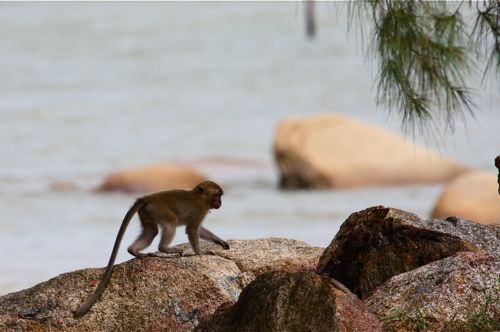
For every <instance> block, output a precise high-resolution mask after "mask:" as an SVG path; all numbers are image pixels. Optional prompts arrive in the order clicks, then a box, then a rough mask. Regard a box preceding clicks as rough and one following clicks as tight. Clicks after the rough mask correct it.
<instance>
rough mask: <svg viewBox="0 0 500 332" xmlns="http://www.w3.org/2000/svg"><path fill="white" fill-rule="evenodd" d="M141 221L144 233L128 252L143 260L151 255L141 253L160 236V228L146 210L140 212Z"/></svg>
mask: <svg viewBox="0 0 500 332" xmlns="http://www.w3.org/2000/svg"><path fill="white" fill-rule="evenodd" d="M138 214H139V220H140V221H141V225H142V232H141V234H140V235H139V237H138V238H137V240H135V241H134V243H132V244H131V245H130V246H129V247H128V249H127V250H128V252H129V253H130V254H131V255H133V256H135V257H137V258H142V257H145V256H149V254H144V253H141V252H140V251H141V250H143V249H145V248H146V247H148V246H149V245H150V244H151V242H153V239H154V238H155V236H156V235H158V226H157V225H156V224H155V223H154V221H153V220H151V218H149V216H148V213H147V212H146V211H144V210H140V211H139V213H138Z"/></svg>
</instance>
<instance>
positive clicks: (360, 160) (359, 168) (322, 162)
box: [274, 114, 469, 189]
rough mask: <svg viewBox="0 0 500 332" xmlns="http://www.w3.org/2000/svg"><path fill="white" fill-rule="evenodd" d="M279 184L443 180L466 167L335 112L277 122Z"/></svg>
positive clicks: (313, 185) (310, 185)
mask: <svg viewBox="0 0 500 332" xmlns="http://www.w3.org/2000/svg"><path fill="white" fill-rule="evenodd" d="M274 155H275V159H276V162H277V165H278V167H279V170H280V173H281V179H280V186H281V187H282V188H286V189H296V188H348V187H360V186H380V185H402V184H410V183H431V182H440V181H447V180H450V179H452V178H453V177H455V176H457V175H458V174H461V173H463V172H464V171H467V170H468V169H469V168H468V167H466V166H464V165H462V164H460V163H458V162H454V161H451V160H449V159H447V158H444V157H442V156H440V155H439V154H437V153H434V152H432V151H429V150H427V149H424V148H422V147H419V146H416V145H415V144H412V143H409V142H407V141H405V140H404V139H403V138H402V137H399V136H397V135H395V134H393V133H390V132H388V131H386V130H384V129H382V128H378V127H376V126H373V125H369V124H365V123H362V122H358V121H355V120H352V119H349V118H347V117H343V116H340V115H337V114H327V115H316V116H309V117H304V118H297V119H288V120H285V121H283V122H282V123H280V125H279V126H278V129H277V131H276V135H275V139H274Z"/></svg>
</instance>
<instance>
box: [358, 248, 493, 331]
mask: <svg viewBox="0 0 500 332" xmlns="http://www.w3.org/2000/svg"><path fill="white" fill-rule="evenodd" d="M499 275H500V259H499V258H493V257H491V256H488V255H486V254H484V253H471V252H461V253H458V254H456V255H454V256H452V257H448V258H445V259H442V260H439V261H436V262H433V263H430V264H427V265H424V266H422V267H420V268H418V269H416V270H413V271H410V272H407V273H403V274H400V275H397V276H394V277H392V278H391V279H389V280H388V281H387V282H386V283H384V284H383V285H382V286H380V287H379V288H377V290H376V291H375V292H374V293H373V295H372V296H370V297H369V298H367V299H366V300H365V301H364V302H365V304H366V305H367V306H368V308H369V309H370V310H371V311H373V312H374V313H375V314H376V315H377V316H378V317H379V319H381V320H382V321H383V323H384V324H383V325H384V331H404V330H406V331H408V330H413V331H416V330H425V331H443V330H446V331H494V330H498V329H500V285H499V284H498V276H499ZM488 299H489V303H488V302H487V301H488ZM466 324H467V325H466ZM495 324H496V325H495ZM424 326H425V327H424ZM467 326H468V328H465V327H467ZM478 326H482V328H477V327H478ZM474 327H476V328H474ZM486 327H489V328H486Z"/></svg>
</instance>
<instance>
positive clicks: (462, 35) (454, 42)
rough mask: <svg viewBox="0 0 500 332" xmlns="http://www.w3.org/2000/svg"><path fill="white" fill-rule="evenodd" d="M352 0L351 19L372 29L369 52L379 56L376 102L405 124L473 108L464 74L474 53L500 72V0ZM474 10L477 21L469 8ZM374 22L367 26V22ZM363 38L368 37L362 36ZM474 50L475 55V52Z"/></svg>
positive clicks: (471, 64)
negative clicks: (468, 17) (467, 16)
mask: <svg viewBox="0 0 500 332" xmlns="http://www.w3.org/2000/svg"><path fill="white" fill-rule="evenodd" d="M463 3H464V2H447V1H417V0H410V1H392V0H378V1H361V0H360V1H351V2H350V3H349V7H348V11H349V17H350V19H351V22H350V25H351V26H352V25H353V24H354V25H356V26H359V27H360V31H361V32H362V34H363V33H367V32H368V31H370V33H369V37H370V43H369V47H368V51H369V52H368V55H371V56H373V57H374V58H375V59H376V61H377V62H378V74H377V103H378V104H382V105H385V106H387V107H388V108H389V110H397V111H399V112H400V113H401V114H402V120H403V124H407V125H411V126H413V125H415V124H419V125H424V124H426V123H427V122H428V121H427V120H430V119H444V120H445V123H446V124H448V125H450V127H451V128H452V129H453V125H454V119H455V116H456V115H458V114H460V115H463V114H464V113H470V114H472V111H473V110H474V108H475V105H474V103H473V100H472V91H471V90H470V89H469V88H468V87H467V86H466V84H465V81H466V78H468V77H469V76H470V74H471V73H472V72H473V69H475V59H476V58H481V57H484V58H487V59H488V61H487V65H486V68H485V70H484V72H485V73H487V72H490V71H493V70H495V71H496V72H497V73H499V72H500V37H499V34H500V28H499V18H500V2H499V1H497V0H490V1H486V2H481V3H475V4H476V8H475V10H472V6H473V3H472V2H467V4H468V6H464V7H466V8H465V9H464V8H462V5H463ZM464 12H465V13H466V14H471V13H475V15H476V19H475V23H474V26H470V25H467V24H466V21H470V20H466V19H465V18H464V16H465V14H464ZM370 23H371V24H372V25H371V26H370V29H368V30H367V29H366V26H365V25H366V24H370ZM363 39H364V37H363ZM473 55H474V57H473Z"/></svg>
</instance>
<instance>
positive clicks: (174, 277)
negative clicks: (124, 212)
mask: <svg viewBox="0 0 500 332" xmlns="http://www.w3.org/2000/svg"><path fill="white" fill-rule="evenodd" d="M228 243H229V245H230V246H231V249H230V250H223V249H221V248H220V246H217V245H212V244H208V243H206V242H203V243H202V245H203V249H205V250H212V251H213V252H214V253H215V255H213V256H212V255H203V256H186V257H178V256H177V255H166V256H165V257H148V258H143V259H132V260H130V261H127V262H125V263H122V264H118V265H116V266H115V268H114V270H113V274H112V277H111V280H110V283H109V285H108V287H107V288H106V290H105V291H104V293H103V295H102V296H101V298H100V300H98V301H97V302H96V303H95V304H94V306H93V307H92V308H91V309H90V311H89V312H88V313H87V314H86V315H84V316H83V317H81V318H78V319H75V318H74V317H73V315H72V313H71V311H72V310H74V309H76V308H77V307H78V306H79V305H80V304H81V303H82V302H83V301H84V300H85V299H86V298H87V296H89V294H91V292H93V291H94V289H95V287H96V285H97V283H98V281H99V279H100V277H101V275H102V273H103V269H100V268H99V269H85V270H79V271H74V272H70V273H65V274H62V275H60V276H57V277H55V278H52V279H50V280H48V281H46V282H43V283H40V284H38V285H36V286H34V287H32V288H29V289H25V290H22V291H20V292H15V293H11V294H7V295H5V296H2V297H0V331H11V330H14V331H15V330H22V331H26V330H28V331H190V330H192V329H193V328H194V327H196V326H197V325H198V324H199V322H200V321H201V320H203V319H205V318H207V317H208V316H209V315H211V314H213V312H215V310H216V309H217V308H218V307H219V306H220V305H222V304H223V303H229V304H231V303H234V302H235V301H236V300H237V299H238V296H239V294H240V292H241V290H242V289H243V288H244V287H245V286H246V285H248V284H249V283H250V282H251V281H252V280H254V278H255V276H256V275H259V274H260V273H261V272H262V271H274V270H279V269H281V268H284V269H286V270H292V271H303V270H304V271H311V270H312V269H314V265H313V263H314V264H315V263H316V262H317V261H318V259H319V256H320V254H321V252H322V249H321V248H315V247H310V246H307V245H306V244H305V243H304V242H301V241H295V240H288V239H277V238H270V239H260V240H247V241H228ZM222 253H224V254H225V255H226V257H230V258H224V257H221V256H219V254H222ZM271 256H272V257H271Z"/></svg>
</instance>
